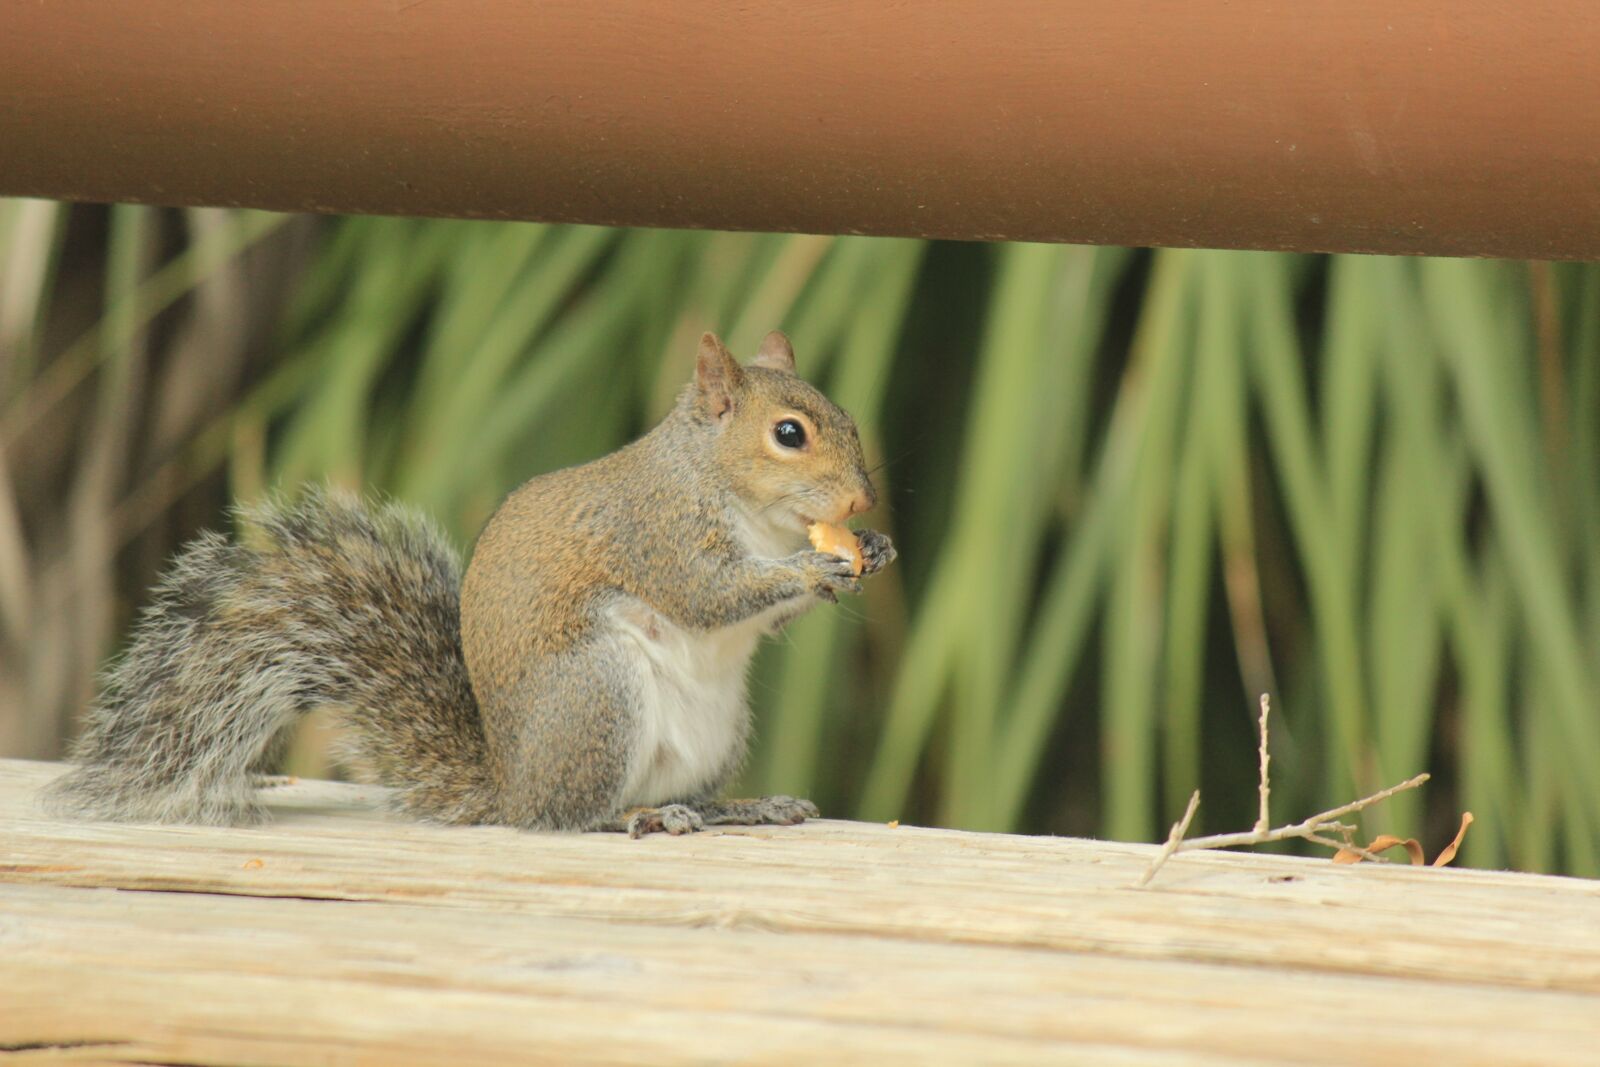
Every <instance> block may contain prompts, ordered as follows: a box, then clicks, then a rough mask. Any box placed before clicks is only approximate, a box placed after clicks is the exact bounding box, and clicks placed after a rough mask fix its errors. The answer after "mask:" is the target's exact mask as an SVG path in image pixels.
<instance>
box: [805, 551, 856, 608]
mask: <svg viewBox="0 0 1600 1067" xmlns="http://www.w3.org/2000/svg"><path fill="white" fill-rule="evenodd" d="M800 556H801V561H802V562H801V566H803V567H804V568H805V572H806V582H807V583H808V584H809V585H810V586H811V591H812V592H813V593H815V594H817V595H818V596H819V597H821V598H822V599H824V600H828V601H832V602H835V603H837V602H838V600H839V594H840V593H859V592H861V579H860V578H857V577H856V576H855V573H854V567H853V566H852V565H851V563H850V561H849V560H847V559H840V558H839V557H838V556H835V555H832V554H830V553H827V552H802V553H800Z"/></svg>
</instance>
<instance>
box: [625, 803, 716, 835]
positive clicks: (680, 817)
mask: <svg viewBox="0 0 1600 1067" xmlns="http://www.w3.org/2000/svg"><path fill="white" fill-rule="evenodd" d="M619 821H620V822H621V823H622V828H623V829H626V830H627V831H628V836H629V837H643V836H644V835H645V834H660V833H668V834H671V835H672V836H674V837H677V836H678V835H679V834H692V833H694V832H695V831H696V830H703V829H705V825H706V824H705V820H704V819H702V818H701V817H700V813H699V812H698V811H695V810H694V809H693V808H691V807H689V806H688V805H687V804H663V805H662V806H661V807H659V808H635V809H634V810H633V811H629V812H624V813H623V815H622V818H621V819H620V820H619Z"/></svg>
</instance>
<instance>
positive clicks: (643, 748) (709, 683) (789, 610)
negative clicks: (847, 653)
mask: <svg viewBox="0 0 1600 1067" xmlns="http://www.w3.org/2000/svg"><path fill="white" fill-rule="evenodd" d="M734 535H735V537H736V538H737V539H738V540H739V541H740V542H741V543H742V545H743V547H744V548H745V550H746V551H748V552H750V554H751V555H753V556H758V557H765V558H775V557H780V556H784V555H787V554H789V553H791V552H794V551H796V550H797V549H798V548H800V547H801V546H803V545H804V543H805V538H804V535H802V534H798V533H796V531H794V530H793V529H792V528H785V527H783V526H780V525H779V524H777V523H775V522H771V521H760V520H756V519H755V518H754V517H752V516H749V515H739V516H737V517H736V519H735V522H734ZM795 608H796V602H794V601H790V602H787V603H784V604H780V605H777V606H776V607H773V608H770V609H768V610H767V611H765V612H763V613H762V614H760V615H757V616H755V617H753V618H750V619H746V620H745V621H743V622H740V623H736V624H735V625H733V626H728V627H725V628H723V629H721V630H712V631H709V632H704V631H695V630H686V629H684V628H683V627H681V626H678V625H676V624H674V623H673V622H671V621H670V620H668V619H667V618H665V617H664V616H662V615H661V614H660V613H659V612H657V611H656V610H655V609H653V608H651V607H650V606H649V605H648V604H645V603H643V602H642V601H637V600H628V601H622V602H619V603H618V604H616V605H615V606H614V607H613V608H612V617H613V620H614V622H615V624H616V631H615V632H616V633H617V643H618V646H619V651H620V653H621V659H622V662H624V663H626V664H628V665H629V666H630V667H631V672H630V673H631V674H632V675H633V681H634V682H635V684H636V685H637V687H638V689H637V692H638V694H639V701H638V704H637V707H638V708H639V722H638V733H637V736H636V743H635V744H634V747H633V759H632V760H631V761H630V763H629V767H628V776H627V781H626V784H625V785H624V786H623V795H622V803H623V806H624V807H638V806H648V807H655V806H657V805H660V804H666V803H670V802H672V801H677V800H685V799H689V798H691V797H693V796H695V795H697V794H699V793H702V792H704V791H705V790H707V789H708V788H714V787H716V786H718V785H720V784H721V783H720V782H719V781H717V780H716V779H717V777H718V776H719V775H721V774H723V773H726V772H728V771H730V770H732V768H733V767H735V766H737V764H738V762H739V761H740V760H741V759H743V757H744V749H745V745H746V743H747V742H748V740H749V736H750V706H749V703H748V702H747V701H746V699H745V672H746V671H747V670H748V669H749V666H750V657H751V656H752V655H754V653H755V650H756V643H757V642H759V641H760V640H761V637H762V635H763V634H766V633H769V632H771V630H772V629H773V625H774V623H775V622H777V621H779V620H780V619H782V618H783V617H785V616H788V615H792V614H793V613H794V611H795Z"/></svg>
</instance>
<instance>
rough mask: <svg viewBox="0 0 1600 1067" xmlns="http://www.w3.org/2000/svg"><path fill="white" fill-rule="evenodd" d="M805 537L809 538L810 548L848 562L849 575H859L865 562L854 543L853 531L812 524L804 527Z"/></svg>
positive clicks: (846, 527) (831, 525) (828, 524)
mask: <svg viewBox="0 0 1600 1067" xmlns="http://www.w3.org/2000/svg"><path fill="white" fill-rule="evenodd" d="M806 536H807V537H809V538H811V547H812V548H814V549H816V550H817V551H818V552H826V553H827V554H828V555H830V556H838V557H839V558H840V559H847V560H849V561H850V573H852V574H855V575H860V573H861V568H862V566H863V564H864V563H865V561H864V560H863V559H862V558H861V546H860V545H859V544H857V542H856V534H855V531H854V530H852V529H850V528H849V527H848V526H836V525H834V524H833V523H831V522H814V523H812V524H811V525H810V526H808V527H806Z"/></svg>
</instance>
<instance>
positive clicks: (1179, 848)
mask: <svg viewBox="0 0 1600 1067" xmlns="http://www.w3.org/2000/svg"><path fill="white" fill-rule="evenodd" d="M1270 707H1271V705H1270V703H1269V702H1268V699H1267V695H1266V694H1265V693H1263V694H1262V695H1261V717H1260V719H1259V720H1258V728H1259V730H1260V735H1261V744H1260V748H1259V749H1258V753H1259V756H1260V764H1261V781H1260V784H1259V786H1258V787H1257V794H1258V797H1259V800H1260V808H1259V812H1260V813H1259V815H1258V817H1257V819H1256V825H1255V827H1254V828H1253V829H1250V830H1245V831H1243V832H1241V833H1235V834H1211V835H1210V836H1208V837H1195V838H1189V839H1185V838H1184V836H1183V835H1184V834H1185V833H1187V832H1188V830H1189V823H1190V821H1192V820H1193V819H1194V813H1195V809H1196V808H1198V807H1199V806H1200V792H1199V790H1196V791H1195V794H1194V796H1192V797H1190V798H1189V807H1188V810H1187V811H1185V812H1184V814H1183V818H1182V819H1179V820H1178V821H1177V822H1176V823H1175V824H1173V827H1172V832H1171V833H1170V834H1168V835H1167V843H1166V844H1165V845H1164V846H1162V849H1161V851H1160V852H1159V853H1157V854H1156V857H1155V858H1154V859H1153V860H1151V861H1150V866H1149V867H1147V868H1145V872H1144V874H1142V875H1140V876H1139V880H1138V882H1136V883H1135V885H1140V886H1143V885H1149V884H1150V879H1152V878H1154V877H1155V876H1156V872H1157V871H1159V870H1160V869H1161V868H1162V866H1163V865H1164V864H1165V863H1166V862H1167V860H1169V859H1171V858H1172V856H1173V855H1174V854H1176V853H1178V852H1193V851H1195V850H1196V849H1216V848H1235V847H1237V846H1239V845H1264V844H1267V843H1268V842H1270V841H1287V840H1289V839H1290V838H1299V839H1300V840H1302V841H1311V842H1313V843H1315V844H1318V845H1326V846H1327V847H1329V848H1333V849H1344V850H1348V851H1350V852H1354V853H1356V854H1357V855H1359V856H1360V857H1361V858H1362V859H1364V860H1371V861H1374V862H1378V863H1386V862H1388V861H1387V860H1385V859H1384V858H1383V857H1382V856H1379V855H1377V854H1376V853H1373V852H1370V851H1368V850H1367V849H1364V848H1361V847H1359V846H1357V845H1356V844H1355V839H1354V837H1353V836H1352V834H1353V831H1354V827H1351V826H1347V825H1346V824H1344V823H1342V822H1340V821H1339V820H1340V819H1341V818H1342V817H1343V816H1345V815H1353V814H1355V813H1356V812H1358V811H1361V810H1362V809H1364V808H1369V807H1371V806H1372V805H1374V804H1376V803H1378V802H1379V801H1380V800H1388V799H1389V798H1390V797H1392V796H1394V795H1395V794H1396V793H1403V792H1405V791H1406V790H1408V789H1415V788H1416V787H1417V786H1419V785H1421V784H1422V783H1423V782H1426V781H1427V780H1428V778H1429V776H1428V775H1427V774H1425V773H1424V774H1419V775H1416V776H1415V777H1412V778H1407V779H1406V780H1405V781H1403V782H1401V783H1399V784H1398V785H1392V786H1390V787H1389V788H1387V789H1380V790H1378V791H1377V792H1376V793H1373V794H1372V795H1371V796H1367V797H1362V798H1361V799H1360V800H1353V801H1351V802H1350V803H1348V804H1342V805H1340V806H1339V807H1337V808H1329V809H1328V810H1327V811H1322V812H1318V813H1317V814H1315V815H1313V816H1311V817H1310V818H1308V819H1302V820H1301V821H1300V822H1297V823H1293V824H1291V825H1288V826H1280V827H1278V828H1277V829H1275V830H1274V829H1269V828H1268V827H1269V825H1270V823H1269V821H1268V818H1267V798H1268V796H1269V795H1270V793H1271V789H1270V785H1269V783H1268V779H1267V764H1268V762H1269V757H1268V755H1267V713H1268V711H1269V710H1270ZM1330 832H1332V833H1337V834H1340V835H1341V836H1342V837H1343V838H1344V842H1343V843H1341V842H1339V841H1335V840H1333V839H1332V838H1330V837H1328V836H1327V834H1328V833H1330Z"/></svg>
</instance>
